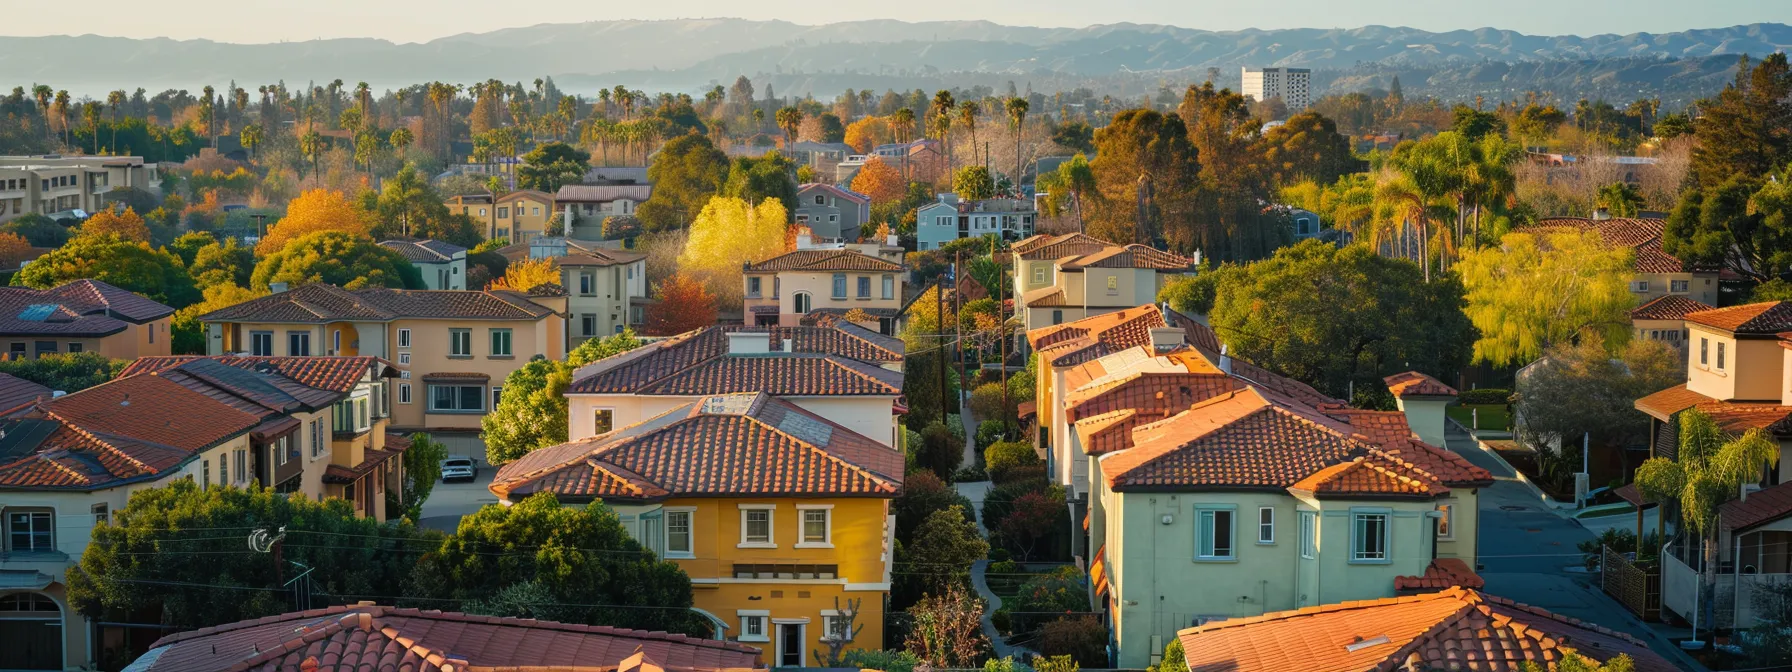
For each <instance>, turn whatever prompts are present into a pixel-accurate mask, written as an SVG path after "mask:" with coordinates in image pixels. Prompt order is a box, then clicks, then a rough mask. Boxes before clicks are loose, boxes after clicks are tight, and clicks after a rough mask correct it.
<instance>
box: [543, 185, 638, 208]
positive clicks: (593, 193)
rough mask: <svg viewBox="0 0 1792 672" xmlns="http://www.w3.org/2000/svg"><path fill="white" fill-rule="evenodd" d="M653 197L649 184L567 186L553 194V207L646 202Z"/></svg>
mask: <svg viewBox="0 0 1792 672" xmlns="http://www.w3.org/2000/svg"><path fill="white" fill-rule="evenodd" d="M651 196H653V185H651V184H568V185H564V186H562V187H560V191H558V192H556V193H555V194H554V203H555V207H559V205H560V204H563V203H567V202H569V201H570V202H576V203H609V202H610V201H616V200H624V199H626V200H630V201H634V202H636V203H643V202H646V201H647V199H648V198H649V197H651Z"/></svg>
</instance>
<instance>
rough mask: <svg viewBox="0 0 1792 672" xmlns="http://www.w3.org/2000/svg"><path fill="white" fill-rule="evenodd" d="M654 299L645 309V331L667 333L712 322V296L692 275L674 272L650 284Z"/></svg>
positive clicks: (679, 331)
mask: <svg viewBox="0 0 1792 672" xmlns="http://www.w3.org/2000/svg"><path fill="white" fill-rule="evenodd" d="M653 298H654V300H656V301H657V302H658V303H655V304H653V305H652V306H651V307H649V308H648V310H647V324H646V325H645V326H646V332H645V333H646V334H647V335H649V336H671V335H674V334H682V333H684V332H687V331H690V330H692V329H701V328H703V327H707V326H709V325H712V324H715V323H716V297H715V296H713V295H711V294H710V293H709V290H708V289H706V288H705V287H704V286H703V283H701V282H698V281H697V279H696V278H693V277H691V276H688V275H685V274H683V273H678V274H675V275H673V276H672V277H669V278H666V279H665V280H661V281H660V284H659V286H658V287H655V288H654V292H653Z"/></svg>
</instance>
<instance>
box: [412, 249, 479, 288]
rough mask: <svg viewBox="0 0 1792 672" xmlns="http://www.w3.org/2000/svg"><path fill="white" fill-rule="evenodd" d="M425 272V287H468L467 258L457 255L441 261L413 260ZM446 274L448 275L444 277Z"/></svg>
mask: <svg viewBox="0 0 1792 672" xmlns="http://www.w3.org/2000/svg"><path fill="white" fill-rule="evenodd" d="M411 265H412V266H416V267H417V272H418V273H422V274H423V288H424V289H466V288H467V258H466V257H465V256H456V257H455V258H454V260H453V261H444V262H441V263H433V264H432V263H427V262H411ZM444 276H446V277H444Z"/></svg>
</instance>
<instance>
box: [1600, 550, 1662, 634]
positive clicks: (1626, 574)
mask: <svg viewBox="0 0 1792 672" xmlns="http://www.w3.org/2000/svg"><path fill="white" fill-rule="evenodd" d="M1601 558H1602V559H1601V562H1600V572H1599V583H1600V588H1601V589H1603V590H1604V591H1605V594H1607V595H1610V596H1612V599H1615V600H1617V601H1618V604H1622V605H1624V608H1625V609H1629V610H1630V613H1632V614H1635V615H1636V616H1637V618H1641V619H1643V620H1645V621H1659V620H1661V569H1660V568H1659V567H1657V568H1651V569H1644V568H1642V567H1638V566H1637V565H1636V563H1635V562H1634V561H1632V560H1631V559H1630V558H1629V557H1627V556H1626V554H1624V553H1620V552H1618V551H1617V550H1615V549H1613V548H1612V547H1610V546H1606V547H1604V550H1603V551H1602V555H1601Z"/></svg>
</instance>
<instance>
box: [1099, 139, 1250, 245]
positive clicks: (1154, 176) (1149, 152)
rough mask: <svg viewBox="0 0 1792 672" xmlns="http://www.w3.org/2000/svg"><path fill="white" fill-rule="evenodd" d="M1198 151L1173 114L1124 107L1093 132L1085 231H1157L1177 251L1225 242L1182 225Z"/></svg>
mask: <svg viewBox="0 0 1792 672" xmlns="http://www.w3.org/2000/svg"><path fill="white" fill-rule="evenodd" d="M1197 154H1198V153H1197V152H1196V150H1195V146H1194V145H1193V144H1191V143H1190V142H1189V139H1188V129H1187V128H1186V127H1184V126H1183V124H1182V119H1181V118H1180V117H1178V116H1176V115H1174V114H1171V115H1167V116H1166V115H1164V114H1161V113H1159V112H1157V111H1156V110H1126V111H1124V112H1121V113H1120V114H1118V115H1115V117H1114V120H1113V122H1112V123H1110V124H1108V125H1107V126H1104V127H1102V128H1101V130H1099V131H1096V133H1095V160H1094V161H1092V162H1091V163H1090V167H1091V169H1093V171H1094V173H1095V185H1096V189H1095V191H1094V193H1093V194H1091V196H1092V198H1089V199H1087V200H1088V201H1089V202H1088V203H1085V204H1084V215H1085V222H1086V223H1087V228H1088V232H1089V235H1092V236H1095V237H1097V238H1102V239H1105V240H1109V241H1113V242H1116V243H1133V242H1148V241H1151V240H1153V239H1155V238H1158V237H1160V236H1161V237H1162V238H1164V239H1165V240H1168V241H1170V243H1171V246H1172V247H1174V248H1175V249H1177V250H1179V251H1188V250H1194V249H1199V250H1202V251H1203V252H1206V251H1208V250H1213V251H1215V253H1217V252H1218V251H1219V250H1220V249H1222V247H1224V246H1225V244H1226V242H1227V241H1226V240H1224V239H1223V238H1222V237H1221V236H1220V235H1219V232H1218V231H1215V230H1211V229H1207V228H1196V229H1193V230H1186V229H1185V226H1186V225H1185V224H1184V223H1185V222H1187V221H1189V218H1191V217H1192V216H1193V212H1194V210H1193V197H1194V192H1195V188H1196V187H1197V181H1198V179H1199V176H1200V171H1201V165H1200V162H1199V161H1197V159H1196V157H1197ZM1090 206H1093V207H1090ZM1141 227H1142V228H1141ZM1171 229H1176V230H1175V231H1172V230H1171ZM1208 256H1211V255H1208Z"/></svg>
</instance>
